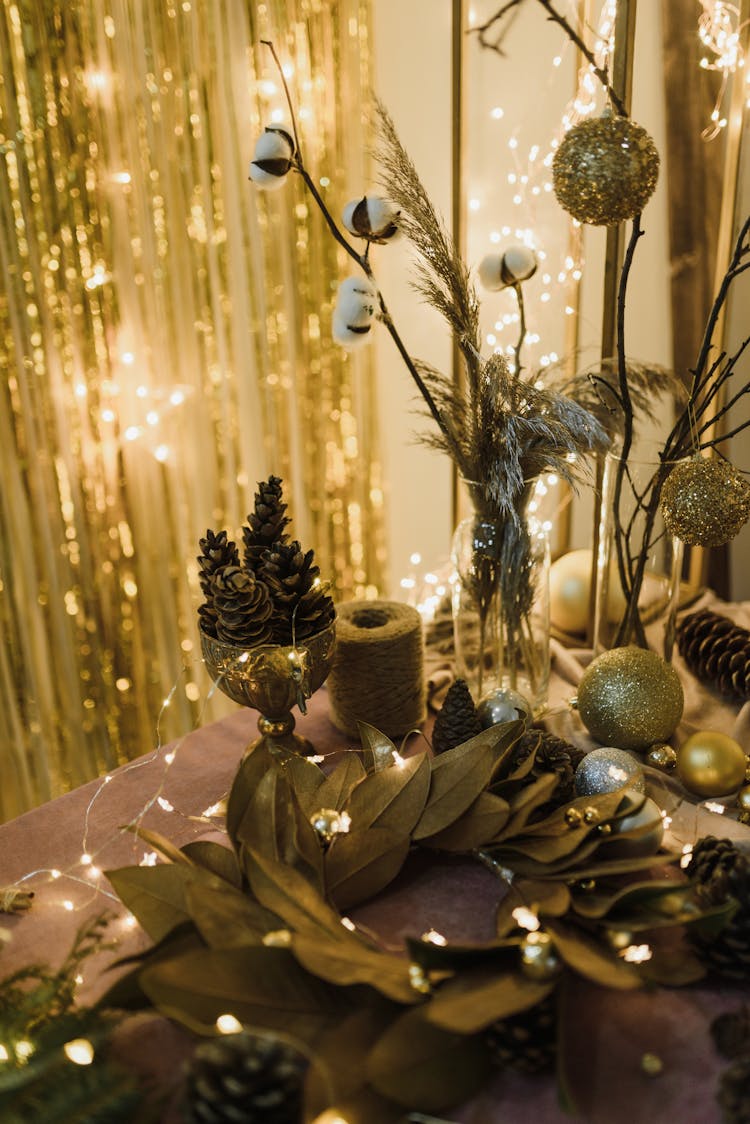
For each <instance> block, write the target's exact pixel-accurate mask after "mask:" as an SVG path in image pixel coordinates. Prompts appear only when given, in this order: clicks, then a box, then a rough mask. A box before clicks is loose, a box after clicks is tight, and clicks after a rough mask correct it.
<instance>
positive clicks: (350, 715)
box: [328, 601, 425, 737]
mask: <svg viewBox="0 0 750 1124" xmlns="http://www.w3.org/2000/svg"><path fill="white" fill-rule="evenodd" d="M336 614H337V619H336V654H335V656H334V663H333V668H332V670H331V674H330V676H329V678H328V692H329V695H330V702H331V718H332V719H333V722H334V723H335V725H336V726H337V727H338V728H339V730H343V732H344V733H345V734H352V735H354V736H355V737H356V735H357V733H358V730H357V721H360V722H369V723H370V725H371V726H376V727H377V729H378V730H381V731H382V732H383V733H384V734H388V736H389V737H397V736H398V735H399V734H405V733H407V732H408V731H409V730H411V729H413V728H414V727H415V726H418V725H419V724H420V722H422V721H423V719H424V717H425V684H424V674H423V669H422V650H423V649H422V621H421V618H420V616H419V613H418V612H417V610H416V609H413V608H411V606H410V605H402V604H400V603H399V602H398V601H347V602H345V603H344V604H343V605H337V606H336Z"/></svg>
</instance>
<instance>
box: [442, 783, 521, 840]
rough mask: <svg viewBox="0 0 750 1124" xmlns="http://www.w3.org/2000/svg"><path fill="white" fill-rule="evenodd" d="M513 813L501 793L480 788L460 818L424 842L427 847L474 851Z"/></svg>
mask: <svg viewBox="0 0 750 1124" xmlns="http://www.w3.org/2000/svg"><path fill="white" fill-rule="evenodd" d="M509 814H510V812H509V808H508V804H507V802H506V801H505V800H503V799H502V798H501V797H500V796H493V795H492V794H491V793H489V792H480V794H479V796H478V797H477V798H476V800H475V801H474V803H473V804H472V805H471V806H470V807H469V808H468V809H467V810H466V811H465V812H464V814H463V815H462V816H461V817H460V818H459V819H457V820H456V821H455V822H454V823H452V824H449V825H448V827H446V828H443V830H442V831H438V832H436V833H435V834H434V835H430V836H428V837H427V838H426V839H423V840H422V842H423V844H424V845H425V846H426V847H433V848H435V849H436V850H438V851H451V852H462V851H473V850H474V849H475V848H476V847H482V846H483V845H484V844H485V843H487V842H488V840H490V839H493V838H494V837H495V836H496V835H497V833H498V832H499V831H500V830H501V829H502V828H503V826H504V825H505V823H506V822H507V820H508V816H509Z"/></svg>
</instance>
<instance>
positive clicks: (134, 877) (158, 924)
mask: <svg viewBox="0 0 750 1124" xmlns="http://www.w3.org/2000/svg"><path fill="white" fill-rule="evenodd" d="M106 875H107V878H108V879H109V881H110V882H111V883H112V886H113V888H114V890H115V893H116V894H117V895H118V897H119V898H120V900H121V901H122V903H123V905H125V906H126V907H127V909H129V910H130V912H131V913H132V914H133V916H134V917H135V918H136V919H137V920H138V923H139V924H140V925H141V926H142V927H143V928H144V929H145V930H146V932H147V933H148V935H149V936H150V937H151V939H152V940H154V941H159V940H161V938H162V937H164V936H166V934H167V933H169V932H170V931H171V930H172V929H174V927H175V926H176V925H179V924H180V923H181V922H182V921H187V920H188V919H189V914H188V911H187V905H186V901H185V888H186V886H187V885H188V884H189V883H190V882H192V881H194V880H195V879H196V878H198V877H200V876H201V875H202V876H203V877H204V878H211V877H212V876H210V875H206V874H205V873H204V872H202V871H201V870H200V868H199V867H194V866H191V865H184V866H183V865H179V866H178V865H177V864H173V863H168V864H167V863H164V864H160V865H159V866H126V867H122V868H121V869H120V870H108V871H106Z"/></svg>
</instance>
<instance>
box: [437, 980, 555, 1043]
mask: <svg viewBox="0 0 750 1124" xmlns="http://www.w3.org/2000/svg"><path fill="white" fill-rule="evenodd" d="M554 986H555V984H554V981H553V982H547V983H541V982H539V981H538V980H530V979H528V978H527V977H526V976H524V975H523V974H522V973H521V971H520V970H519V969H518V968H512V969H504V970H503V971H499V972H498V971H488V970H487V969H486V968H484V969H481V970H474V969H470V970H468V971H465V972H462V973H461V975H460V976H456V977H455V978H454V979H452V980H448V982H447V983H444V984H442V985H441V986H440V988H439V990H438V991H437V992H436V993H435V996H434V997H433V998H432V999H431V1000H430V1002H429V1003H428V1004H427V1006H426V1007H425V1017H426V1018H427V1019H428V1021H429V1022H430V1023H433V1024H434V1025H435V1026H439V1027H442V1029H443V1030H452V1031H456V1032H457V1033H458V1034H475V1033H476V1032H477V1031H479V1030H484V1029H485V1028H486V1027H488V1026H491V1025H492V1023H494V1022H497V1020H498V1019H507V1018H508V1017H509V1016H510V1015H517V1014H519V1012H521V1011H527V1010H528V1009H529V1008H530V1007H535V1006H536V1005H537V1003H541V1001H542V999H544V998H546V996H547V995H549V993H550V992H551V991H552V989H553V988H554Z"/></svg>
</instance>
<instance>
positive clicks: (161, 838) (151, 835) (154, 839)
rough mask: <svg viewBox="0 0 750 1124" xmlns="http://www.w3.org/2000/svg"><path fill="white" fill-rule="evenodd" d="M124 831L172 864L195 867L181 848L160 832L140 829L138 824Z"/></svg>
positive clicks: (127, 827)
mask: <svg viewBox="0 0 750 1124" xmlns="http://www.w3.org/2000/svg"><path fill="white" fill-rule="evenodd" d="M123 830H124V831H129V832H130V833H131V834H132V835H135V836H136V838H137V839H140V840H141V842H143V843H145V844H146V845H147V846H148V847H153V849H154V850H155V851H157V852H158V853H159V854H160V855H162V856H163V857H164V858H165V859H169V861H170V862H171V863H178V864H180V865H182V866H192V865H193V863H192V861H191V860H190V858H189V857H188V856H187V855H185V854H184V853H183V852H182V851H181V850H180V849H179V847H175V845H174V843H172V841H171V840H170V839H167V837H166V836H165V835H161V834H160V833H159V832H158V831H151V830H149V828H147V827H139V826H137V825H136V824H128V825H127V826H126V827H125V828H124V829H123Z"/></svg>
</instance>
